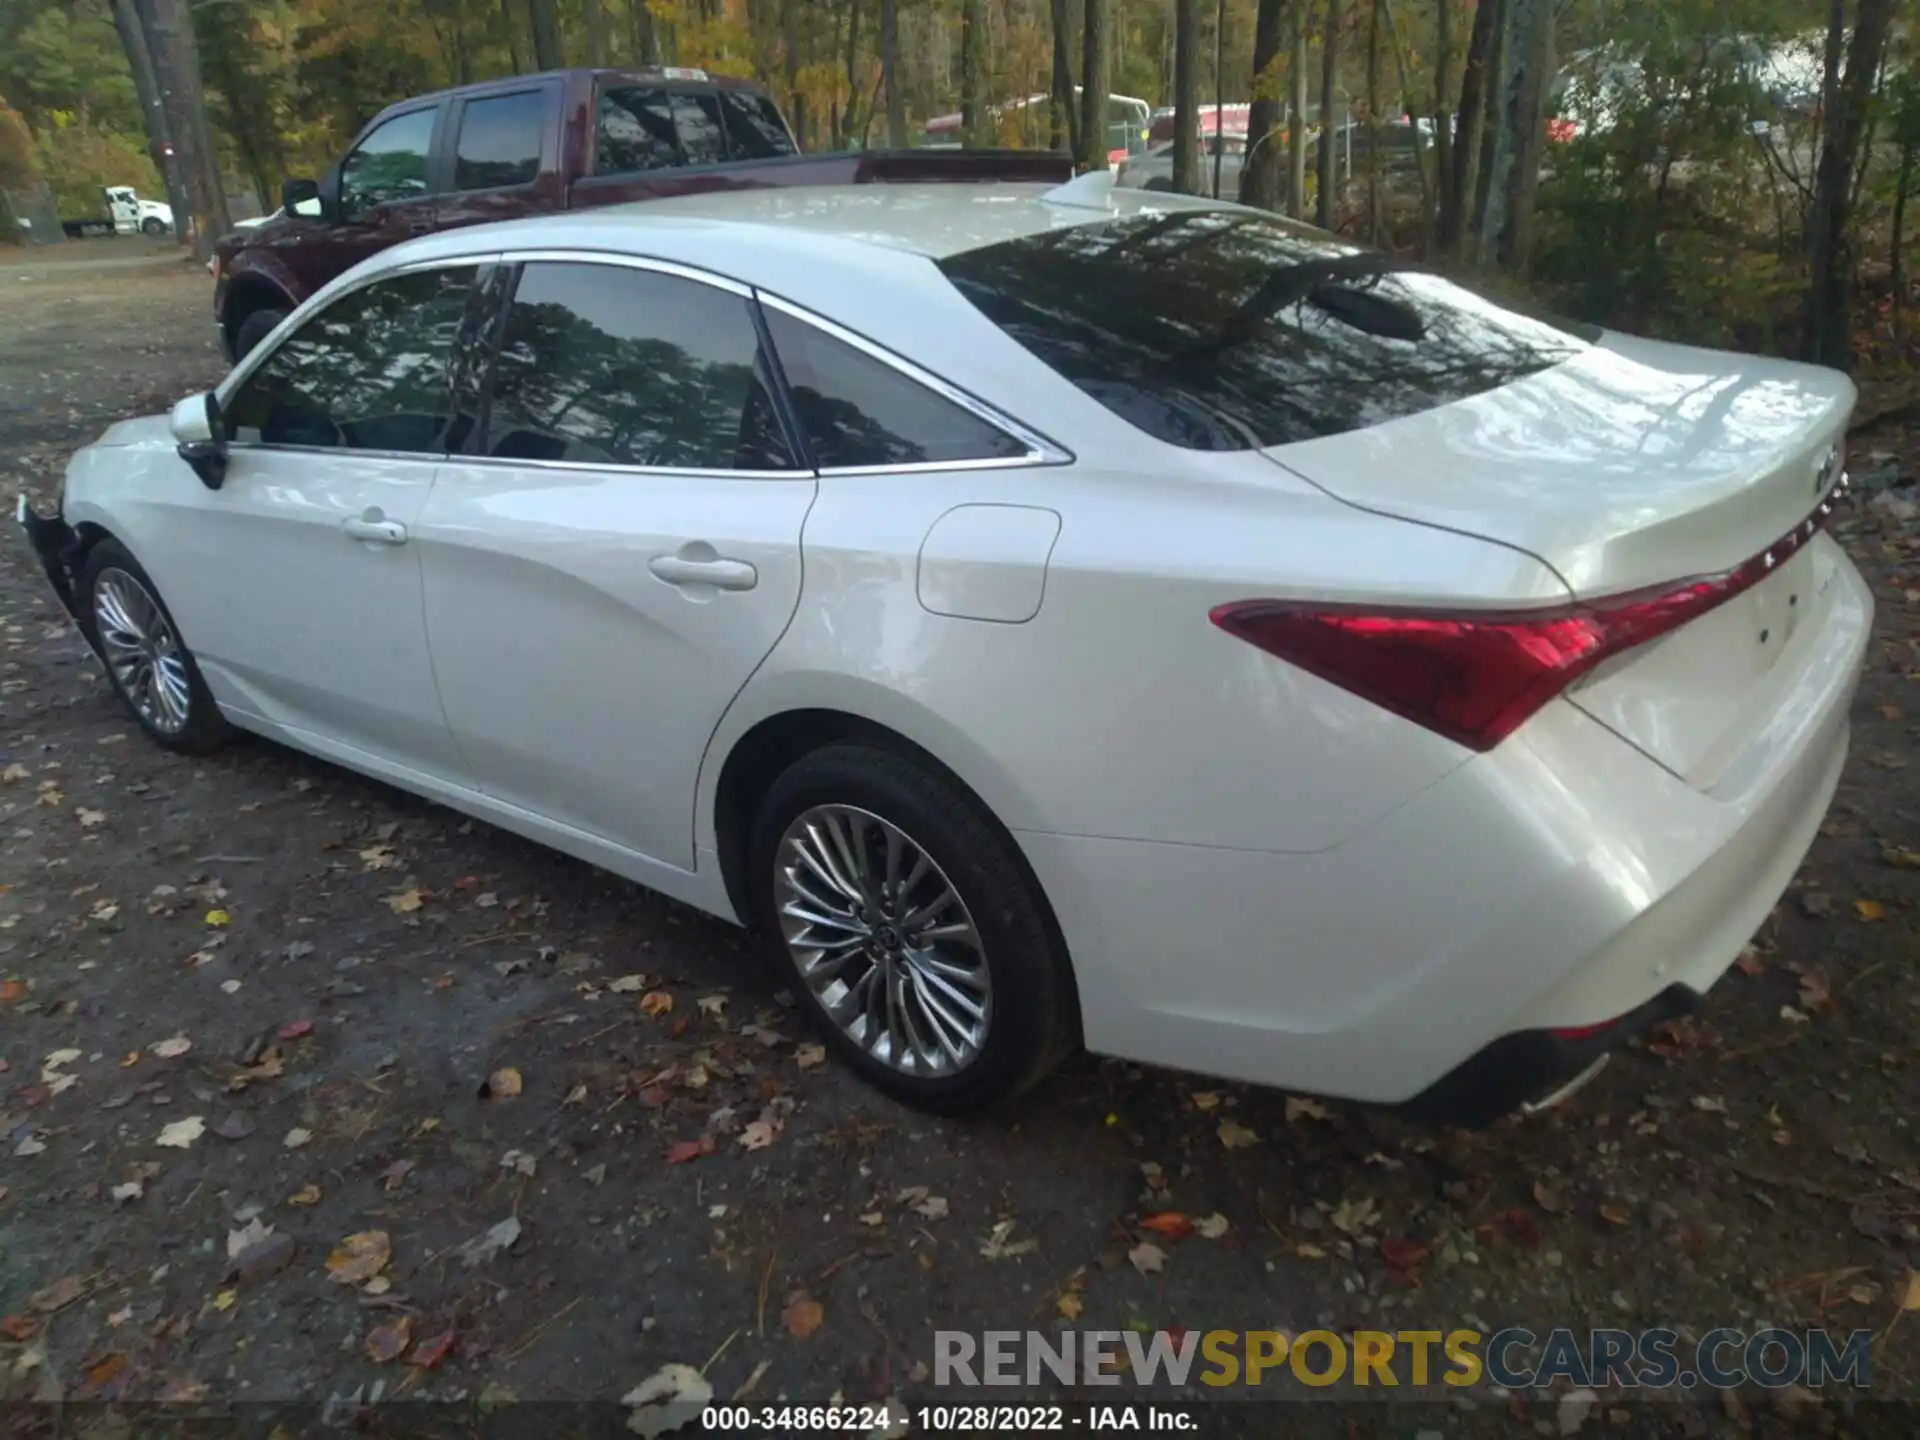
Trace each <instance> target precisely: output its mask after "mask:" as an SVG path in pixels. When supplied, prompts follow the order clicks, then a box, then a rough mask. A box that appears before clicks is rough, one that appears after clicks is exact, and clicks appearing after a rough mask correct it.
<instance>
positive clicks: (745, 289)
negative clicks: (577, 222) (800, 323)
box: [499, 249, 753, 305]
mask: <svg viewBox="0 0 1920 1440" xmlns="http://www.w3.org/2000/svg"><path fill="white" fill-rule="evenodd" d="M499 263H501V264H503V265H534V264H540V265H553V264H558V265H617V266H619V267H620V268H621V269H624V270H651V271H654V272H655V273H657V274H660V275H671V276H673V277H675V278H676V279H679V280H691V281H693V282H694V283H695V284H698V285H711V286H712V287H713V288H714V289H716V290H725V291H726V292H727V293H728V294H730V295H738V296H739V297H740V298H741V299H743V300H751V299H753V287H752V286H751V285H745V284H742V283H741V282H740V281H738V280H735V279H733V278H732V277H730V276H726V275H721V274H718V273H716V272H714V271H712V270H702V269H700V268H699V267H698V266H696V265H683V264H681V263H680V262H679V261H677V260H658V259H655V258H654V257H653V256H651V255H630V254H628V253H626V252H625V251H621V250H553V249H527V250H503V251H502V252H500V255H499ZM508 303H509V305H511V303H512V302H508Z"/></svg>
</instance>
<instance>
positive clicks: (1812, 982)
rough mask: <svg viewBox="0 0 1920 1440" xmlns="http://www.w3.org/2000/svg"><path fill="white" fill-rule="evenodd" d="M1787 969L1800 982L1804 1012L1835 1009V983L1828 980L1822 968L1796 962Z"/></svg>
mask: <svg viewBox="0 0 1920 1440" xmlns="http://www.w3.org/2000/svg"><path fill="white" fill-rule="evenodd" d="M1787 968H1788V969H1789V970H1791V971H1792V972H1793V974H1794V976H1795V978H1797V979H1798V980H1799V982H1800V1008H1801V1009H1802V1010H1828V1009H1831V1008H1832V1007H1833V982H1832V981H1831V980H1829V979H1828V978H1827V972H1826V970H1825V969H1824V968H1823V967H1822V966H1819V965H1807V964H1804V963H1802V962H1801V961H1798V960H1796V961H1794V962H1793V963H1792V964H1790V965H1788V966H1787Z"/></svg>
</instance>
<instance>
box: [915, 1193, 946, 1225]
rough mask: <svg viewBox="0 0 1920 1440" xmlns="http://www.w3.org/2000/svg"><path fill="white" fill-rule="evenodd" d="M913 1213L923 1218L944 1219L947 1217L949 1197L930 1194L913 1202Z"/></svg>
mask: <svg viewBox="0 0 1920 1440" xmlns="http://www.w3.org/2000/svg"><path fill="white" fill-rule="evenodd" d="M912 1209H913V1213H914V1214H916V1215H918V1216H919V1217H920V1218H921V1219H922V1220H944V1219H946V1218H947V1197H946V1196H944V1195H928V1196H926V1197H925V1198H924V1199H920V1200H916V1201H914V1202H913V1206H912Z"/></svg>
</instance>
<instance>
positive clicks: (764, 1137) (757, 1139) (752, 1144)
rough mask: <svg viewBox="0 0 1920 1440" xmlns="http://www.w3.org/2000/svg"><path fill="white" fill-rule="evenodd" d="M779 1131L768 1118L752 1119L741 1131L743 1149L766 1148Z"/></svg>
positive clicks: (741, 1146)
mask: <svg viewBox="0 0 1920 1440" xmlns="http://www.w3.org/2000/svg"><path fill="white" fill-rule="evenodd" d="M778 1133H779V1132H778V1131H777V1130H775V1129H774V1127H773V1125H772V1124H771V1123H770V1122H768V1121H766V1120H751V1121H749V1122H747V1124H746V1125H745V1126H744V1127H742V1129H741V1131H740V1148H741V1149H742V1150H764V1149H766V1148H767V1146H769V1145H771V1144H773V1138H774V1136H775V1135H777V1134H778Z"/></svg>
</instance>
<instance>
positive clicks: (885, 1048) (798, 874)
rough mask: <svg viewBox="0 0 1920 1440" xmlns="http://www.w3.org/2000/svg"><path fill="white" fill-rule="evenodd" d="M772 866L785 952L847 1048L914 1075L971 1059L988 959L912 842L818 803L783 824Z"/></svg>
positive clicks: (983, 1032) (881, 824)
mask: <svg viewBox="0 0 1920 1440" xmlns="http://www.w3.org/2000/svg"><path fill="white" fill-rule="evenodd" d="M775 865H776V870H775V879H774V897H775V902H776V904H777V906H778V909H779V919H780V929H781V933H782V935H784V936H785V938H786V944H787V952H788V954H789V955H790V956H791V957H792V959H793V963H794V965H795V967H796V968H797V969H798V971H799V973H800V979H801V981H802V983H803V984H805V986H806V987H807V989H808V990H809V991H811V992H812V994H813V996H814V998H815V999H816V1000H818V1001H819V1003H820V1007H821V1009H823V1010H824V1011H825V1012H826V1014H827V1017H828V1018H829V1019H830V1020H831V1021H832V1022H833V1023H834V1024H835V1025H836V1026H838V1027H839V1029H840V1032H841V1033H842V1034H843V1035H845V1036H846V1038H847V1039H848V1040H850V1041H852V1042H853V1043H854V1044H855V1045H857V1046H858V1047H859V1048H860V1049H861V1050H863V1051H865V1052H866V1053H867V1054H868V1055H870V1056H872V1057H873V1058H874V1059H875V1060H877V1061H879V1062H880V1063H881V1064H883V1065H886V1066H888V1067H890V1068H891V1069H894V1070H897V1071H899V1072H901V1073H902V1074H904V1075H911V1076H923V1077H933V1076H946V1075H952V1074H954V1073H956V1072H957V1071H960V1070H963V1069H965V1068H966V1067H967V1066H968V1065H970V1064H972V1063H973V1061H974V1060H975V1059H977V1058H978V1056H979V1054H980V1051H981V1048H982V1047H983V1046H984V1045H985V1044H986V1040H987V1031H988V1027H989V1026H990V1025H991V1024H992V1021H993V982H992V979H991V976H990V974H989V972H988V969H987V957H986V950H985V947H984V945H983V944H982V942H981V938H980V932H979V930H978V929H977V928H976V927H975V925H974V922H973V917H972V915H971V914H969V913H968V910H967V906H966V902H965V901H964V900H962V899H961V898H960V894H959V892H958V891H957V890H955V888H954V886H953V884H952V882H951V881H949V880H948V878H947V876H946V873H945V872H944V871H943V870H941V868H940V866H939V865H938V864H937V863H936V862H935V861H934V859H933V857H932V856H930V855H929V854H927V852H926V851H925V850H924V849H923V848H922V847H921V846H920V845H919V844H918V843H916V842H915V841H914V839H913V838H912V837H911V836H909V835H908V834H907V833H906V832H905V831H903V830H902V829H901V828H900V827H899V826H897V825H894V824H892V823H891V822H889V821H887V820H884V819H882V818H881V817H880V816H878V815H875V814H872V813H870V812H869V811H866V810H861V809H858V808H856V807H854V806H851V805H815V806H813V807H811V808H810V809H807V810H803V811H802V812H801V813H800V814H799V815H797V816H795V817H794V820H793V822H792V823H791V824H790V825H788V826H787V829H786V833H785V834H784V835H782V836H781V838H780V843H779V847H778V850H777V852H776V861H775Z"/></svg>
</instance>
